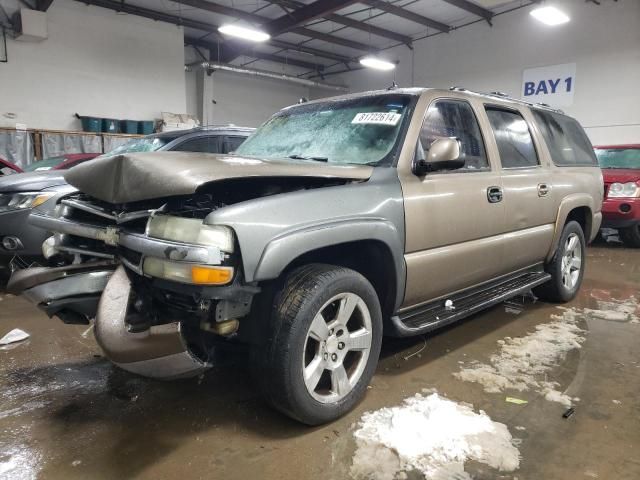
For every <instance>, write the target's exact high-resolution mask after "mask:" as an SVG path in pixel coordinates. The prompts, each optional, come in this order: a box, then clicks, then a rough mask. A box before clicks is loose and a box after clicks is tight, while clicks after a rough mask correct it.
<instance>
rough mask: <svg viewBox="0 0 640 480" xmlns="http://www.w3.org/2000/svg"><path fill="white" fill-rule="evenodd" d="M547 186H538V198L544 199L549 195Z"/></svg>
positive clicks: (543, 184) (540, 184) (541, 184)
mask: <svg viewBox="0 0 640 480" xmlns="http://www.w3.org/2000/svg"><path fill="white" fill-rule="evenodd" d="M549 190H550V188H549V185H547V184H546V183H539V184H538V196H539V197H546V196H547V195H548V194H549Z"/></svg>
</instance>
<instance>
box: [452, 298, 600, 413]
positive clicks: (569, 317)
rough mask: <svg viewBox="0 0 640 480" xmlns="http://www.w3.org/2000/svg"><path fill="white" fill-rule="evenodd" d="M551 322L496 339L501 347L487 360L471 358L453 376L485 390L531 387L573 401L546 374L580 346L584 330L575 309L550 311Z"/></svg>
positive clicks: (551, 397)
mask: <svg viewBox="0 0 640 480" xmlns="http://www.w3.org/2000/svg"><path fill="white" fill-rule="evenodd" d="M551 318H552V319H553V321H552V322H549V323H544V324H541V325H538V326H537V327H536V330H535V332H532V333H530V334H528V335H526V336H524V337H518V338H511V337H506V338H505V339H504V340H499V341H498V344H499V345H500V351H499V352H498V353H496V354H494V355H492V356H491V357H490V359H489V363H480V362H477V361H474V362H471V363H470V365H469V366H468V367H466V368H464V367H463V368H461V369H460V371H459V372H458V373H454V376H455V377H456V378H458V379H460V380H464V381H466V382H476V383H479V384H481V385H482V386H483V387H484V390H485V391H486V392H492V393H497V392H503V391H505V390H518V391H526V390H534V391H537V392H538V393H540V394H542V395H544V397H545V398H546V399H547V400H549V401H553V402H559V403H562V404H563V405H567V406H568V405H570V404H571V403H572V399H571V397H569V396H568V395H566V394H563V393H561V392H559V391H558V390H557V388H558V386H559V385H558V384H557V383H556V382H549V381H545V380H544V378H545V374H546V373H547V372H548V371H549V370H551V369H552V368H553V367H555V366H556V365H558V364H559V363H560V362H561V361H562V360H564V358H565V357H566V355H567V353H568V352H569V351H571V350H573V349H574V348H580V346H581V344H582V343H583V342H584V340H585V336H586V333H587V332H586V331H585V330H583V329H581V328H580V327H578V325H577V322H578V320H579V318H580V314H579V312H578V311H577V310H575V309H562V314H561V315H551Z"/></svg>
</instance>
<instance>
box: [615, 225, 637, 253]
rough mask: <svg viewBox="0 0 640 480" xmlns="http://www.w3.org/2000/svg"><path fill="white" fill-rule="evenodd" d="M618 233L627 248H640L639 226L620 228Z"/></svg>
mask: <svg viewBox="0 0 640 480" xmlns="http://www.w3.org/2000/svg"><path fill="white" fill-rule="evenodd" d="M619 233H620V239H621V240H622V242H623V243H624V244H625V245H626V246H627V247H631V248H640V225H634V226H633V227H627V228H621V229H620V230H619Z"/></svg>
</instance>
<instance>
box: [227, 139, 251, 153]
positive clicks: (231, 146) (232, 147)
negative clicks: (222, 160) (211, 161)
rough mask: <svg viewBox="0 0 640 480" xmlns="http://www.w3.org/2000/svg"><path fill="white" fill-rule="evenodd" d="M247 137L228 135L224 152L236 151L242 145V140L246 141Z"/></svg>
mask: <svg viewBox="0 0 640 480" xmlns="http://www.w3.org/2000/svg"><path fill="white" fill-rule="evenodd" d="M246 139H247V138H246V137H226V138H225V141H224V147H223V149H222V153H230V152H235V151H236V149H237V148H238V147H239V146H240V145H242V142H244V141H245V140H246Z"/></svg>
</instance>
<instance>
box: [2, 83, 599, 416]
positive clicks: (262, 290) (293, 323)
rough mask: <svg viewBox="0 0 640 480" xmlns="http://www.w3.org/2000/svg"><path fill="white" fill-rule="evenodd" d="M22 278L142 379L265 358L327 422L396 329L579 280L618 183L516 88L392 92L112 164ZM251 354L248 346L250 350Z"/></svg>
mask: <svg viewBox="0 0 640 480" xmlns="http://www.w3.org/2000/svg"><path fill="white" fill-rule="evenodd" d="M65 178H66V180H67V181H68V182H69V183H70V184H71V185H73V186H74V187H76V188H77V189H78V192H77V193H73V194H69V195H68V196H66V197H64V198H63V199H61V200H60V201H59V204H58V206H57V208H56V211H55V214H54V215H41V214H34V215H32V216H31V219H30V221H31V222H32V223H34V224H35V225H38V226H40V227H42V228H44V229H46V230H49V231H52V232H56V233H55V235H54V236H53V237H51V238H49V239H48V240H47V241H46V242H45V244H44V245H43V251H44V254H45V255H46V256H47V257H48V258H50V259H52V261H55V262H57V264H58V265H59V266H58V267H54V268H34V269H27V270H22V271H19V272H16V273H15V274H14V275H13V277H12V279H11V282H10V285H9V289H10V290H11V291H12V292H14V293H22V294H23V295H24V296H25V297H27V298H29V299H30V300H31V301H33V302H34V303H36V304H37V305H38V306H39V307H40V308H41V309H43V310H44V311H45V312H46V313H47V314H49V316H53V315H56V316H58V317H59V318H61V319H62V320H63V321H65V322H67V323H88V322H90V321H93V319H95V324H94V326H95V336H96V340H97V341H98V343H99V345H100V347H101V348H102V349H103V351H104V353H105V355H106V356H107V357H108V358H109V359H111V360H112V361H113V362H114V363H115V364H117V365H118V366H120V367H121V368H123V369H125V370H128V371H130V372H133V373H137V374H141V375H145V376H149V377H156V378H176V377H184V376H188V375H194V374H199V373H201V372H203V371H204V370H206V369H207V368H208V367H210V366H211V365H212V364H213V363H214V362H215V361H216V359H217V358H219V352H220V351H221V350H222V351H224V349H228V348H241V347H242V348H245V349H246V351H248V352H250V353H249V355H250V356H251V364H252V366H253V370H254V372H255V378H256V381H257V384H258V385H259V386H260V388H261V390H262V392H263V393H264V395H265V397H266V399H267V400H268V401H269V402H270V403H271V404H272V405H273V406H274V407H275V408H277V409H279V410H281V411H282V412H284V413H286V414H287V415H290V416H291V417H293V418H295V419H297V420H299V421H301V422H304V423H307V424H320V423H323V422H328V421H331V420H333V419H335V418H337V417H339V416H340V415H342V414H344V413H346V412H348V411H349V410H350V409H351V408H352V407H353V406H354V405H355V404H356V403H357V402H358V401H359V400H360V399H361V398H362V397H363V395H364V394H365V392H366V388H367V384H368V383H369V381H370V379H371V377H372V375H373V373H374V371H375V369H376V364H377V361H378V356H379V353H380V345H381V342H382V337H383V335H391V336H409V335H417V334H423V333H425V332H428V331H430V330H432V329H435V328H438V327H440V326H442V325H446V324H449V323H451V322H454V321H456V320H459V319H461V318H464V317H466V316H469V315H471V314H473V313H475V312H477V311H479V310H481V309H484V308H487V307H489V306H491V305H495V304H497V303H499V302H502V301H504V300H506V299H508V298H510V297H512V296H514V295H518V294H522V293H524V292H528V291H530V290H533V292H534V293H535V295H537V296H538V297H540V298H541V299H544V300H548V301H552V302H566V301H569V300H571V299H572V298H573V297H574V296H575V295H576V293H577V291H578V289H579V287H580V284H581V282H582V277H583V273H584V268H585V246H586V243H588V242H589V241H591V240H592V239H593V238H594V237H595V236H596V233H597V232H598V229H599V226H600V222H601V213H600V208H601V204H602V197H603V181H602V175H601V172H600V169H599V168H598V166H597V161H596V158H595V156H594V153H593V149H592V146H591V144H590V143H589V140H588V139H587V136H586V135H585V133H584V131H583V129H582V128H581V127H580V125H579V124H578V122H577V121H575V120H574V119H572V118H570V117H568V116H566V115H564V114H563V113H562V112H560V111H557V110H553V109H551V108H549V107H547V106H543V105H531V104H527V103H524V102H521V101H518V100H514V99H511V98H508V97H506V96H505V95H503V94H499V93H493V94H481V93H475V92H470V91H467V90H465V89H462V88H452V89H450V90H435V89H423V88H412V89H400V88H391V89H389V90H384V91H374V92H366V93H358V94H354V95H346V96H342V97H337V98H331V99H324V100H319V101H314V102H307V103H302V104H300V105H296V106H292V107H289V108H285V109H284V110H282V111H280V112H278V113H276V114H275V115H274V116H273V117H272V118H271V119H270V120H268V121H267V122H266V123H265V124H264V125H262V127H260V128H259V129H258V130H257V131H256V133H255V134H253V135H252V136H251V137H250V138H249V139H248V140H247V141H246V142H245V143H244V144H243V145H242V146H240V147H239V148H238V150H237V151H236V153H235V154H233V155H208V154H193V153H179V152H161V153H150V154H144V153H142V154H130V155H121V156H116V157H111V158H105V159H99V160H96V161H94V162H90V163H88V164H86V165H80V166H78V167H76V168H74V169H72V170H70V171H69V172H68V173H67V174H66V177H65ZM247 347H248V348H247Z"/></svg>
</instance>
